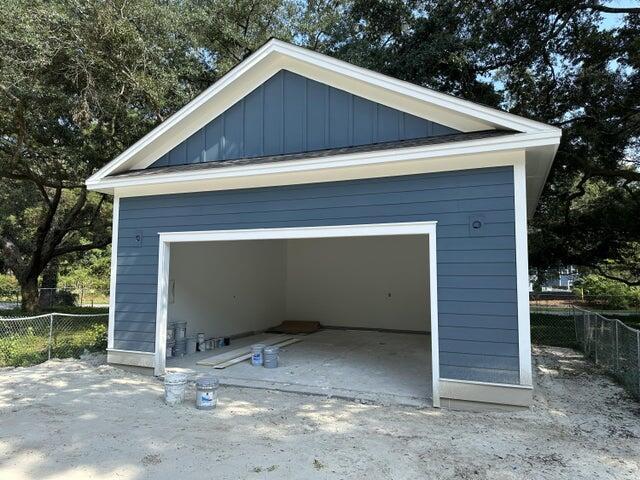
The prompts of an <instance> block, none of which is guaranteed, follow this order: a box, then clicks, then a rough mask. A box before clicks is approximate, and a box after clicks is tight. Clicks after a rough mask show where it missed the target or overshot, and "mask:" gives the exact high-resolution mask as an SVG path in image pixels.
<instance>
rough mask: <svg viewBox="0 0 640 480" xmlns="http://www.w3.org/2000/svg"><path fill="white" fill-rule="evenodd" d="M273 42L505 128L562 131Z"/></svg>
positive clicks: (286, 50) (330, 67)
mask: <svg viewBox="0 0 640 480" xmlns="http://www.w3.org/2000/svg"><path fill="white" fill-rule="evenodd" d="M273 45H274V48H275V49H277V50H278V51H279V52H281V53H282V54H283V55H286V56H288V57H289V58H295V59H297V60H299V61H301V62H307V63H313V64H315V65H318V66H322V67H324V68H326V69H328V70H330V71H332V72H335V73H341V74H343V75H345V76H347V77H349V78H354V79H358V80H361V81H362V82H364V83H368V84H371V85H376V86H378V87H380V88H383V89H388V90H393V91H395V92H397V93H401V94H404V95H407V96H410V97H412V98H414V99H416V100H421V101H424V102H428V103H431V104H434V105H437V106H440V107H443V108H446V109H448V110H453V111H455V112H458V113H461V114H465V115H469V116H470V117H474V118H477V119H482V120H484V121H486V122H487V123H490V124H495V125H496V126H500V127H501V128H507V129H513V130H518V131H522V132H536V131H549V130H557V131H560V129H559V128H556V127H553V126H551V125H547V124H545V123H542V122H537V121H535V120H530V119H528V118H525V117H521V116H519V115H514V114H511V113H508V112H504V111H502V110H498V109H495V108H491V107H486V106H484V105H480V104H478V103H474V102H470V101H468V100H463V99H461V98H457V97H454V96H452V95H447V94H444V93H440V92H437V91H435V90H431V89H429V88H425V87H421V86H419V85H415V84H413V83H409V82H405V81H403V80H399V79H397V78H393V77H389V76H387V75H384V74H381V73H378V72H374V71H372V70H367V69H365V68H361V67H358V66H356V65H353V64H350V63H347V62H344V61H342V60H338V59H336V58H333V57H329V56H327V55H323V54H321V53H318V52H314V51H311V50H307V49H305V48H302V47H298V46H297V45H293V44H289V43H286V42H282V41H279V40H273Z"/></svg>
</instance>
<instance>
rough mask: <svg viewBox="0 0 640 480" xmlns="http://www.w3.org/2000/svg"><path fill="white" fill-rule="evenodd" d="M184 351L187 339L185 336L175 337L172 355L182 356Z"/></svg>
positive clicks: (185, 350)
mask: <svg viewBox="0 0 640 480" xmlns="http://www.w3.org/2000/svg"><path fill="white" fill-rule="evenodd" d="M186 352H187V339H186V338H181V339H177V340H176V343H175V346H174V350H173V356H174V357H182V356H184V354H185V353H186Z"/></svg>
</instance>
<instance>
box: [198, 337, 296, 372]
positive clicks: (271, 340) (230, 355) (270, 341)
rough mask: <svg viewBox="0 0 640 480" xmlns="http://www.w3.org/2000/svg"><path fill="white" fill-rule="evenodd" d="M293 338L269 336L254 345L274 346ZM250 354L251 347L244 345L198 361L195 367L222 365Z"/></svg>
mask: <svg viewBox="0 0 640 480" xmlns="http://www.w3.org/2000/svg"><path fill="white" fill-rule="evenodd" d="M290 338H293V337H292V336H291V335H271V336H268V337H266V338H263V339H260V340H257V341H256V343H263V344H265V345H274V344H275V343H278V342H283V341H285V340H288V339H290ZM249 352H251V345H246V346H244V347H239V348H235V349H233V350H228V351H226V352H222V353H218V354H217V355H213V356H211V357H207V358H203V359H202V360H198V361H197V362H196V365H206V366H208V367H213V366H215V365H218V364H220V363H224V362H226V361H228V360H232V359H234V358H236V357H238V356H240V355H243V354H245V353H249Z"/></svg>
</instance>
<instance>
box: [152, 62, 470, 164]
mask: <svg viewBox="0 0 640 480" xmlns="http://www.w3.org/2000/svg"><path fill="white" fill-rule="evenodd" d="M457 132H458V131H457V130H454V129H452V128H449V127H446V126H444V125H440V124H438V123H435V122H431V121H429V120H425V119H423V118H419V117H416V116H414V115H411V114H408V113H405V112H401V111H399V110H396V109H393V108H389V107H387V106H385V105H382V104H380V103H376V102H372V101H370V100H367V99H365V98H362V97H359V96H357V95H353V94H351V93H348V92H346V91H344V90H340V89H337V88H334V87H330V86H328V85H325V84H323V83H320V82H317V81H314V80H311V79H308V78H305V77H303V76H301V75H297V74H295V73H292V72H289V71H287V70H280V71H279V72H278V73H276V74H275V75H274V76H272V77H271V78H270V79H269V80H267V81H266V82H264V83H263V84H261V85H260V86H259V87H257V88H256V89H255V90H253V91H252V92H251V93H250V94H249V95H247V96H246V97H244V98H243V99H241V100H240V101H238V102H237V103H235V104H234V105H233V106H231V107H230V108H229V109H227V110H226V111H225V112H224V113H222V114H221V115H219V116H218V117H216V118H215V119H213V120H212V121H211V122H209V123H208V124H207V125H205V126H204V127H203V128H201V129H200V130H198V131H197V132H196V133H194V134H193V135H191V136H190V137H189V138H187V139H186V140H185V141H183V142H181V143H180V144H178V145H177V146H176V147H174V148H173V149H171V150H170V151H169V152H168V153H166V154H165V155H163V156H162V157H160V159H158V160H157V161H156V162H154V163H153V164H152V165H151V166H150V167H148V168H153V167H165V166H170V165H171V166H173V165H188V164H196V163H204V162H216V161H224V160H237V159H240V158H252V157H263V156H269V155H285V154H292V153H303V152H311V151H318V150H326V149H332V148H343V147H355V146H361V145H371V144H376V143H381V142H393V141H401V140H411V139H416V138H427V137H433V136H439V135H446V134H451V133H457Z"/></svg>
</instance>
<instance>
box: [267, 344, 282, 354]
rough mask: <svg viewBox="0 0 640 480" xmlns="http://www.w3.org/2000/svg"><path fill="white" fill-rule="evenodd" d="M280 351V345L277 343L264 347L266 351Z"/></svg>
mask: <svg viewBox="0 0 640 480" xmlns="http://www.w3.org/2000/svg"><path fill="white" fill-rule="evenodd" d="M279 351H280V347H278V346H276V345H272V346H270V347H264V353H270V354H274V353H278V352H279Z"/></svg>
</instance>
